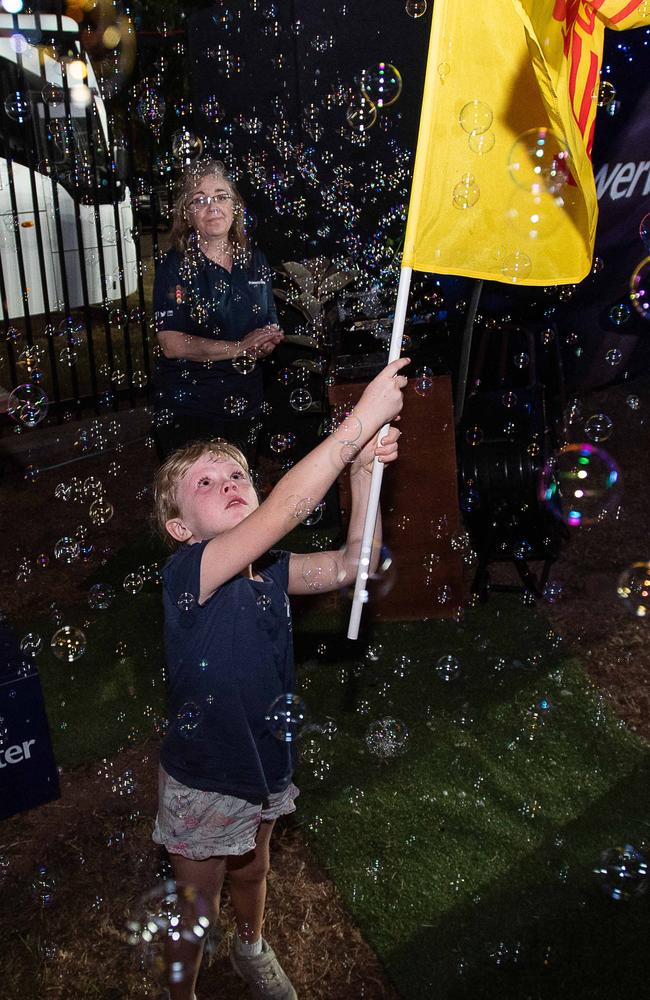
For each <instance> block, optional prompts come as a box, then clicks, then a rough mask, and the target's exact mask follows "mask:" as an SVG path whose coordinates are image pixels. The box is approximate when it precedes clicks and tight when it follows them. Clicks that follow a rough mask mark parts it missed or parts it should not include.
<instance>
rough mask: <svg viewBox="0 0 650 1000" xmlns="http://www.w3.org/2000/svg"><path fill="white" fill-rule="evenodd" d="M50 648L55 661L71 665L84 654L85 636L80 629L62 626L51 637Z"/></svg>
mask: <svg viewBox="0 0 650 1000" xmlns="http://www.w3.org/2000/svg"><path fill="white" fill-rule="evenodd" d="M50 647H51V649H52V652H53V653H54V655H55V656H56V658H57V660H66V661H67V662H68V663H73V662H74V661H75V660H78V659H79V657H80V656H83V655H84V653H85V652H86V636H85V635H84V634H83V632H82V631H81V629H79V628H73V627H72V625H64V626H63V628H60V629H59V630H58V631H57V632H55V633H54V635H53V636H52V641H51V642H50Z"/></svg>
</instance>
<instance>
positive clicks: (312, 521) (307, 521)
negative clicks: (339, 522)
mask: <svg viewBox="0 0 650 1000" xmlns="http://www.w3.org/2000/svg"><path fill="white" fill-rule="evenodd" d="M325 506H326V504H325V501H324V500H321V502H320V503H317V504H316V505H315V506H314V507H311V508H310V509H309V510H308V511H307V513H306V514H305V515H304V516H303V517H301V518H300V520H301V521H302V523H303V524H304V525H306V526H307V527H308V528H313V527H314V525H316V524H318V523H319V521H320V520H321V519H322V517H323V514H324V512H325Z"/></svg>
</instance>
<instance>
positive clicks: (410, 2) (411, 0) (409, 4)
mask: <svg viewBox="0 0 650 1000" xmlns="http://www.w3.org/2000/svg"><path fill="white" fill-rule="evenodd" d="M404 9H405V11H406V13H407V14H408V16H409V17H413V18H416V17H422V15H423V14H426V12H427V0H406V7H405V8H404Z"/></svg>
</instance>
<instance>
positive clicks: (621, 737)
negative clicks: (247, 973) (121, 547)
mask: <svg viewBox="0 0 650 1000" xmlns="http://www.w3.org/2000/svg"><path fill="white" fill-rule="evenodd" d="M161 556H162V552H161V550H160V549H159V548H158V547H157V546H156V545H154V544H150V543H149V542H147V541H146V540H143V541H142V543H141V544H139V545H138V546H135V547H133V546H132V547H131V548H130V550H129V552H128V553H123V554H118V556H117V557H116V558H115V559H114V560H113V562H112V564H111V565H109V566H107V567H106V568H105V570H104V571H102V572H101V573H100V574H99V575H98V579H101V580H103V581H104V582H112V583H113V584H114V585H115V587H116V591H117V596H116V600H115V603H114V605H113V606H112V607H111V608H110V609H108V610H107V611H99V612H97V611H95V612H89V609H88V608H82V609H79V614H78V618H77V619H76V620H73V618H74V617H75V616H74V615H73V616H72V617H71V618H70V620H68V619H66V622H65V624H72V625H76V626H78V627H82V628H83V629H84V631H85V634H86V638H87V651H86V653H85V655H84V656H83V657H81V658H80V659H79V660H78V661H76V662H75V663H73V664H62V663H61V662H60V661H58V660H56V659H55V658H54V657H53V656H52V655H51V653H50V651H49V649H47V650H46V651H45V652H44V653H43V654H42V655H41V657H39V666H40V670H41V677H42V680H43V686H44V690H45V694H46V699H47V705H48V711H49V715H50V721H51V725H52V730H53V736H54V741H55V749H56V753H57V757H58V760H59V762H60V763H61V764H62V765H63V766H64V767H70V766H72V765H74V764H76V763H79V762H81V761H82V760H99V759H101V758H103V757H110V755H111V754H112V753H114V752H115V751H116V750H117V749H118V748H119V747H120V746H125V745H126V744H127V743H128V742H132V741H133V742H135V741H137V740H139V739H141V738H142V737H144V736H145V735H148V734H150V733H151V731H152V728H153V729H156V728H158V729H160V721H161V719H162V716H163V712H164V708H163V697H164V683H163V679H162V675H161V663H162V648H161V614H160V594H159V591H158V589H157V587H156V586H155V585H153V584H151V583H149V584H146V585H145V587H144V588H143V589H142V591H141V592H140V593H138V594H137V595H135V596H131V595H129V594H126V593H125V592H124V590H123V589H122V586H121V582H122V580H123V578H124V576H125V574H126V573H127V572H129V571H132V570H133V568H134V567H135V566H140V565H144V566H147V565H151V564H152V563H154V562H156V561H158V560H159V559H160V558H161ZM68 617H70V616H68ZM345 625H346V622H345V620H344V618H342V617H337V616H335V615H331V616H329V617H324V616H322V615H312V616H311V617H308V616H303V617H301V618H299V619H298V620H297V622H296V653H297V664H298V684H297V688H298V691H299V692H300V693H301V694H302V695H303V696H304V698H305V700H306V701H307V703H308V705H309V706H310V709H311V716H312V719H311V722H312V728H311V730H309V731H307V732H306V733H305V734H304V735H303V737H302V738H301V741H300V758H301V761H300V767H299V773H298V776H297V781H298V784H299V785H300V787H301V789H302V796H301V799H300V803H299V813H298V816H299V819H300V822H301V825H302V830H303V832H304V836H305V838H306V840H307V842H308V844H309V845H310V847H311V848H312V849H313V851H314V853H315V855H316V857H317V859H318V860H319V862H320V863H321V864H322V865H323V867H325V868H326V869H327V870H328V872H329V874H330V875H331V877H332V878H333V879H334V881H335V882H336V884H337V886H338V888H339V890H340V892H341V893H342V894H343V896H344V899H345V900H346V903H347V905H348V907H349V909H350V911H351V913H352V915H353V917H354V919H355V920H356V921H357V923H358V924H359V926H360V927H361V929H362V931H363V933H364V935H365V936H366V938H367V940H368V941H369V942H370V944H371V945H372V947H373V948H374V949H375V950H376V951H377V953H378V954H379V956H380V958H381V960H382V961H383V963H384V965H385V967H386V969H387V971H388V974H389V976H390V978H391V979H392V980H393V981H394V983H395V985H396V987H397V988H398V990H399V992H400V993H401V994H402V995H403V996H404V997H408V998H409V1000H416V998H419V997H422V998H424V997H437V998H441V1000H446V998H449V1000H455V998H459V1000H460V998H470V997H472V998H474V997H486V998H488V997H489V998H492V997H494V998H496V997H500V998H503V997H508V998H509V997H512V998H518V1000H520V998H521V1000H524V998H529V997H530V998H545V1000H546V998H548V1000H551V998H553V1000H556V998H557V1000H559V998H564V997H567V998H568V997H572V998H576V997H578V998H585V1000H586V998H603V1000H605V998H607V1000H614V998H618V997H621V998H623V997H642V996H645V995H646V991H647V986H646V981H647V979H646V971H645V944H646V939H647V925H648V905H649V900H648V896H647V895H643V894H641V895H637V896H634V897H633V898H631V899H628V900H621V901H619V902H615V901H613V900H612V899H611V898H610V897H609V896H608V895H607V894H606V893H604V892H603V891H602V890H601V888H600V886H599V884H598V881H597V879H596V876H595V875H594V874H593V872H592V869H593V868H594V867H596V866H597V864H598V862H599V857H600V854H601V852H602V851H604V850H605V849H607V848H610V847H613V846H615V845H619V846H620V845H623V844H625V843H632V844H635V845H636V846H639V845H641V844H642V843H643V842H644V841H645V840H650V835H649V827H650V824H649V820H648V815H649V810H648V805H649V799H650V796H649V793H648V787H649V783H650V753H649V751H648V747H647V744H645V743H643V742H642V741H640V740H639V739H638V738H636V737H635V736H633V735H632V734H630V733H629V732H628V731H627V730H626V729H625V728H624V727H623V726H622V725H621V724H619V723H618V722H617V721H616V720H615V719H614V718H613V717H612V716H611V714H610V713H609V711H608V709H607V707H606V705H604V703H603V701H602V699H601V698H600V697H599V696H598V693H597V692H596V691H594V690H593V688H591V687H590V686H589V684H588V682H587V680H586V678H585V675H584V673H583V671H582V669H581V667H580V664H579V663H578V662H577V661H575V660H572V659H570V658H569V657H568V656H567V654H566V653H565V652H564V650H563V648H562V645H561V643H558V642H557V640H556V637H554V636H553V635H552V633H550V631H549V627H548V624H547V623H546V622H545V620H544V618H543V616H542V615H541V614H540V613H539V612H538V611H536V610H535V609H531V608H529V607H524V606H523V605H522V604H521V601H520V599H519V598H518V597H516V596H501V597H493V598H491V600H490V602H489V603H488V604H487V605H485V606H483V607H480V608H476V609H474V610H471V611H469V612H468V613H467V616H466V619H465V621H464V622H463V623H462V624H460V625H459V624H456V623H453V622H418V623H408V624H400V623H392V624H385V625H382V626H374V627H372V628H371V629H369V630H368V632H367V635H366V638H365V639H363V640H362V641H359V642H357V643H352V642H348V641H347V640H345V639H344V638H342V637H343V636H344V635H345ZM38 627H39V625H38V623H34V622H31V623H30V629H31V630H32V631H37V630H38ZM40 627H41V632H42V635H43V637H44V638H45V637H46V636H49V635H50V634H51V632H52V631H53V628H52V625H51V623H50V624H46V623H41V625H40ZM447 654H449V655H453V656H455V657H456V658H457V659H458V662H459V674H458V676H457V677H456V678H454V679H452V680H449V681H445V680H443V679H442V678H441V676H440V675H439V673H438V672H437V670H436V662H437V661H438V659H439V658H440V657H441V656H442V655H447ZM388 718H390V719H394V720H397V722H400V723H403V725H404V726H405V727H406V729H407V730H408V735H407V736H406V737H404V740H403V746H402V747H401V752H400V753H398V754H397V755H395V756H393V757H388V758H386V757H385V756H384V757H378V756H377V755H376V753H374V752H371V750H370V748H369V746H368V745H367V743H366V739H365V736H366V733H367V730H368V728H369V726H370V725H371V723H375V722H377V721H378V720H381V719H388ZM314 726H316V727H318V728H313V727H314ZM399 732H401V733H402V735H403V734H404V730H403V729H402V730H400V731H399ZM380 744H381V740H380ZM382 745H383V746H386V745H387V744H386V742H385V741H384V743H383V744H382ZM395 745H396V744H395V742H393V743H392V744H391V743H390V741H389V743H388V747H389V750H390V747H391V746H393V747H395ZM286 874H287V877H288V878H289V877H290V872H288V873H286ZM341 961H342V962H345V961H346V958H345V954H342V955H341Z"/></svg>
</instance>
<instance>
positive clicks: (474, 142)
mask: <svg viewBox="0 0 650 1000" xmlns="http://www.w3.org/2000/svg"><path fill="white" fill-rule="evenodd" d="M494 142H495V139H494V132H490V131H489V130H488V131H487V132H478V131H476V130H475V131H473V132H470V134H469V137H468V139H467V143H468V145H469V148H470V149H471V150H472V152H473V153H478V155H479V156H483V155H484V154H485V153H489V152H491V150H493V149H494Z"/></svg>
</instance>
